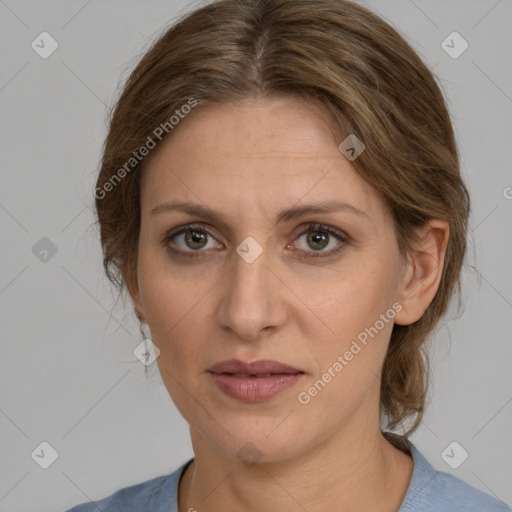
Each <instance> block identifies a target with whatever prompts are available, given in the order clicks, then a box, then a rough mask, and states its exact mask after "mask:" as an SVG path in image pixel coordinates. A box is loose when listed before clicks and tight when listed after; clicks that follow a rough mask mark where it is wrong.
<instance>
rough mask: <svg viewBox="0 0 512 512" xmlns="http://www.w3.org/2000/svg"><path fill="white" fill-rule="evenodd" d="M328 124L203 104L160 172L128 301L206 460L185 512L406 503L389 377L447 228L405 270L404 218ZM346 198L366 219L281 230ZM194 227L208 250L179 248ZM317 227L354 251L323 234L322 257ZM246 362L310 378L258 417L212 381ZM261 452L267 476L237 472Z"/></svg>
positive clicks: (295, 111) (164, 153) (152, 163)
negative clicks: (385, 374)
mask: <svg viewBox="0 0 512 512" xmlns="http://www.w3.org/2000/svg"><path fill="white" fill-rule="evenodd" d="M326 119H327V115H326V114H324V116H323V117H322V115H321V114H319V110H318V109H317V110H313V109H312V108H310V105H309V104H307V103H305V102H304V101H303V100H299V99H295V98H291V97H287V98H286V97H285V98H272V99H269V98H266V99H263V98H251V99H246V100H243V101H241V102H238V103H227V104H204V105H200V106H199V107H197V108H196V109H195V110H194V111H193V112H192V113H191V114H189V116H187V118H185V119H184V120H183V121H181V123H180V125H179V126H178V127H177V128H175V130H174V131H173V133H172V137H170V138H168V139H167V140H165V141H164V142H163V143H162V145H161V146H159V147H158V148H157V149H156V150H155V151H154V152H153V153H152V154H151V155H150V156H149V157H148V158H147V160H146V161H145V162H144V166H145V168H144V172H143V176H142V185H141V230H140V240H139V253H138V269H137V276H134V280H133V282H132V283H130V286H129V289H130V293H131V295H132V299H133V302H134V307H135V310H136V312H137V315H138V316H139V318H141V319H143V320H144V321H145V322H146V323H147V324H148V326H149V328H150V331H151V336H152V340H153V343H155V344H156V345H157V346H158V348H159V349H160V351H161V353H160V356H159V357H158V359H157V363H158V366H159V370H160V373H161V375H162V379H163V382H164V384H165V386H166V388H167V390H168V392H169V394H170V396H171V398H172V400H173V401H174V403H175V405H176V407H177V408H178V409H179V411H180V412H181V414H182V415H183V417H184V418H185V419H186V421H187V422H188V423H189V425H190V434H191V439H192V444H193V448H194V453H195V460H194V462H193V463H192V464H191V465H190V466H189V468H188V469H187V471H186V472H185V474H184V476H183V478H182V479H181V481H180V486H179V510H180V512H184V511H187V510H189V509H190V508H191V507H194V508H195V509H197V510H198V511H199V512H209V511H215V510H217V511H218V510H225V511H235V510H253V511H261V512H263V511H265V512H273V511H278V510H279V511H282V510H283V509H285V510H303V508H302V507H304V508H306V509H307V510H308V511H309V512H315V511H318V512H320V511H325V510H335V509H336V510H352V511H358V510H361V511H363V510H364V511H367V510H373V511H383V512H384V511H388V512H389V511H396V510H398V508H399V507H400V504H401V502H402V500H403V497H404V495H405V492H406V490H407V487H408V484H409V481H410V477H411V474H412V470H413V461H412V459H411V458H410V456H408V455H406V454H405V453H403V452H401V451H399V450H397V449H396V448H394V447H393V446H392V445H391V444H390V443H389V442H388V441H386V440H385V439H384V438H383V436H382V434H381V431H380V416H379V392H380V380H379V378H380V374H381V368H382V363H383V361H384V358H385V355H386V351H387V346H388V342H389V338H390V334H391V329H392V326H393V321H394V322H396V323H400V324H410V323H413V322H415V321H416V320H418V319H419V318H420V317H421V316H422V314H423V313H424V311H425V310H426V309H427V307H428V305H429V304H430V302H431V300H432V299H433V297H434V295H435V292H436V290H437V288H438V285H439V281H440V278H441V272H442V265H443V259H444V253H445V248H446V242H447V239H448V227H447V225H446V224H445V223H444V222H442V221H438V220H432V221H430V223H429V224H428V225H426V226H424V227H423V228H421V229H420V230H419V232H420V233H421V234H422V236H423V243H422V244H420V245H418V246H416V247H415V252H414V253H413V255H412V256H411V257H410V258H409V260H408V261H407V262H405V261H404V262H402V263H403V265H401V264H400V263H401V261H400V256H399V251H398V246H397V242H396V239H395V235H394V230H393V220H392V218H391V216H390V214H389V212H388V211H387V209H386V207H385V205H384V203H383V202H382V200H381V199H380V197H379V196H378V195H377V193H376V192H375V190H374V189H373V188H372V187H370V185H368V184H367V183H366V181H364V180H363V179H362V178H361V177H360V176H359V175H358V174H357V172H356V171H355V169H354V167H353V166H352V164H351V162H350V161H349V160H348V159H346V158H345V156H344V155H343V154H342V153H341V152H340V151H339V149H338V145H339V144H340V142H341V140H337V139H336V137H335V136H334V135H333V132H332V131H331V130H330V128H329V125H328V123H327V122H326ZM363 142H364V141H363ZM331 200H334V201H343V202H346V203H350V204H352V205H353V206H355V207H357V208H358V209H360V210H362V211H363V212H365V215H356V214H354V213H351V212H350V211H349V210H347V209H344V210H339V211H333V212H329V213H315V214H308V215H305V216H302V217H300V218H293V219H289V220H284V221H282V222H279V223H276V222H275V217H276V215H277V212H278V211H280V210H282V209H284V208H289V207H294V206H299V205H304V204H310V203H318V202H322V201H331ZM170 201H188V202H192V203H195V204H199V205H202V206H208V207H209V208H212V209H215V210H217V211H218V212H219V213H220V214H221V215H222V219H223V220H220V219H218V218H217V219H211V218H210V219H204V218H201V217H199V216H197V215H189V214H187V213H184V212H180V211H161V212H160V213H157V214H151V213H150V212H151V210H152V209H153V208H154V207H155V206H157V205H160V204H162V203H166V202H170ZM190 223H194V224H201V225H202V226H203V228H204V229H205V230H206V231H207V232H208V233H209V234H208V235H207V238H206V240H204V241H203V242H201V243H199V244H197V242H196V245H187V243H186V238H185V235H183V234H181V235H178V236H177V237H175V238H174V239H172V240H169V239H168V240H167V242H164V240H165V238H166V235H167V234H169V232H170V231H171V230H174V231H177V230H175V228H178V227H180V226H185V225H187V224H190ZM318 223H321V224H323V225H326V226H328V227H331V228H333V229H335V230H338V231H339V232H341V233H342V234H344V236H346V237H348V238H347V240H346V242H342V241H339V240H338V239H337V238H335V237H334V236H333V235H329V234H326V233H325V231H322V230H320V231H317V232H315V233H316V234H317V236H318V235H320V236H321V235H322V234H323V235H324V236H325V238H324V241H322V239H321V242H320V247H321V249H317V250H315V247H318V246H315V245H314V244H313V245H312V242H311V240H309V242H308V235H307V234H301V233H302V232H303V230H304V229H305V228H306V227H307V226H308V225H310V224H318ZM248 236H251V237H253V238H254V239H255V240H256V241H257V242H258V244H259V245H260V246H261V248H262V250H263V252H262V253H261V254H260V255H259V256H258V258H256V260H255V261H253V262H252V263H247V262H246V261H245V260H244V259H243V258H241V257H240V256H239V255H238V254H237V252H236V248H237V246H239V244H240V243H241V242H242V241H243V240H244V239H245V238H246V237H248ZM316 240H318V238H316ZM166 243H167V247H166V246H165V244H166ZM340 246H341V247H342V249H341V251H340V252H339V253H338V254H334V255H331V256H330V257H324V258H322V257H318V258H312V257H311V258H307V255H308V254H309V255H311V254H318V253H322V254H327V253H329V251H332V250H334V249H335V248H337V247H340ZM169 248H172V249H175V250H180V249H181V250H182V251H184V252H185V251H188V253H191V252H194V251H195V254H196V256H198V257H196V258H190V259H187V258H185V257H179V256H177V255H175V254H173V253H172V252H170V250H169ZM331 254H332V252H331ZM394 303H399V305H400V311H398V312H396V311H395V310H393V308H392V305H393V304H394ZM390 308H391V311H394V312H395V313H396V316H395V317H394V319H393V321H390V322H387V323H385V325H384V327H383V328H382V329H380V330H379V332H378V334H377V335H375V336H374V337H373V338H369V342H368V343H367V345H366V346H364V347H363V348H362V350H361V351H360V352H358V353H357V355H355V356H354V357H353V359H352V360H350V361H349V362H348V364H346V366H344V367H343V369H342V371H340V372H338V373H336V376H335V377H334V378H332V379H331V381H330V382H329V383H328V384H327V385H326V386H325V387H324V388H323V389H322V390H321V391H320V392H319V393H318V394H316V396H314V397H312V398H311V400H310V401H309V403H307V404H306V405H303V404H302V403H300V402H299V400H298V395H299V393H300V392H303V391H307V390H308V388H309V387H311V386H312V385H313V383H314V382H315V381H317V380H318V379H319V378H321V376H322V374H324V373H325V372H326V371H327V370H328V368H330V367H332V366H333V363H335V361H336V360H337V357H338V356H339V355H343V354H344V353H345V352H346V351H347V350H349V348H350V346H351V344H352V342H353V340H355V339H356V337H357V335H358V334H359V333H361V332H362V331H364V330H365V328H369V327H370V326H374V325H375V323H376V321H377V320H379V318H380V315H381V314H384V313H385V312H386V311H387V310H390ZM232 358H238V359H242V360H245V361H254V360H257V359H274V360H277V361H281V362H283V363H286V364H289V365H292V366H294V367H296V368H298V369H300V370H303V371H304V372H305V375H304V376H303V378H302V380H301V382H299V383H298V384H297V385H296V386H294V387H292V388H290V389H287V390H286V391H284V392H282V393H280V394H278V395H277V396H275V397H273V398H272V399H270V400H267V401H264V402H260V403H245V402H241V401H239V400H236V399H233V398H230V397H228V396H227V395H225V394H224V393H222V392H221V391H220V390H219V389H218V388H217V386H216V385H215V384H214V383H213V382H212V379H211V375H210V374H209V373H208V371H207V370H208V369H209V368H210V367H211V366H212V365H213V364H214V363H217V362H219V361H223V360H226V359H232ZM249 442H250V443H252V445H253V446H254V447H256V449H257V453H258V457H259V459H258V461H257V462H256V463H254V464H246V463H245V462H243V461H241V460H240V459H239V458H237V453H238V451H239V450H240V449H241V448H242V447H244V446H246V445H247V443H249Z"/></svg>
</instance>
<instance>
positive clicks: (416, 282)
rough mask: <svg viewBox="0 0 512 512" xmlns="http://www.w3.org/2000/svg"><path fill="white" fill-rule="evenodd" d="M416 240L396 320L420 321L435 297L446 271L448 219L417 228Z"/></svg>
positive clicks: (402, 282)
mask: <svg viewBox="0 0 512 512" xmlns="http://www.w3.org/2000/svg"><path fill="white" fill-rule="evenodd" d="M416 232H417V234H418V236H419V237H420V241H419V242H415V243H414V245H413V247H412V250H411V254H410V255H409V257H408V262H407V264H406V268H405V270H404V272H403V275H402V281H401V283H400V291H399V296H398V302H399V303H400V304H401V305H402V309H401V310H400V311H399V312H397V314H396V315H395V323H396V324H399V325H410V324H412V323H414V322H416V321H417V320H419V319H420V318H421V317H422V316H423V314H424V313H425V311H426V310H427V308H428V307H429V305H430V303H431V302H432V300H433V299H434V297H435V295H436V292H437V289H438V287H439V283H440V281H441V276H442V274H443V266H444V257H445V254H446V247H447V244H448V238H449V236H450V229H449V226H448V224H447V223H446V222H444V221H442V220H439V219H432V220H430V221H428V222H427V223H426V224H425V225H424V226H421V227H420V228H418V229H417V230H416Z"/></svg>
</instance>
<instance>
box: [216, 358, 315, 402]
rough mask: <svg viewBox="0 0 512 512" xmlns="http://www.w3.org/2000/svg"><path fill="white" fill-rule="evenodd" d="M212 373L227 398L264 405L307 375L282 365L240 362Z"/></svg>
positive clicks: (228, 363)
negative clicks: (264, 402) (263, 403)
mask: <svg viewBox="0 0 512 512" xmlns="http://www.w3.org/2000/svg"><path fill="white" fill-rule="evenodd" d="M208 372H209V373H210V375H211V377H212V379H213V381H214V382H215V384H216V385H217V387H218V389H220V391H222V392H223V393H224V394H225V395H227V396H229V397H231V398H234V399H237V400H241V401H244V402H262V401H265V400H269V399H270V398H272V397H274V396H276V395H277V394H279V393H281V392H282V391H284V390H285V389H288V388H290V387H291V386H294V385H295V384H296V383H297V382H298V381H299V380H300V379H301V378H303V376H304V375H305V372H304V371H303V370H299V369H297V368H294V367H292V366H290V365H287V364H284V363H280V362H278V361H271V360H260V361H254V362H253V363H246V362H243V361H240V360H237V359H232V360H230V361H222V362H220V363H217V364H216V365H214V366H212V368H211V369H210V370H208Z"/></svg>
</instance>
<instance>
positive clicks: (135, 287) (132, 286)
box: [125, 274, 147, 324]
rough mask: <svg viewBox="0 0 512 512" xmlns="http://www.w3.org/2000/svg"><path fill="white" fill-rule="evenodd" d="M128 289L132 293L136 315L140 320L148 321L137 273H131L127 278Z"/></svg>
mask: <svg viewBox="0 0 512 512" xmlns="http://www.w3.org/2000/svg"><path fill="white" fill-rule="evenodd" d="M125 283H126V289H127V290H128V293H129V294H130V298H131V299H132V303H133V310H134V311H135V315H136V316H137V318H138V320H139V322H142V323H144V324H145V323H147V322H146V318H145V317H144V311H143V307H142V302H141V300H140V291H139V282H138V280H137V275H136V274H135V275H133V274H132V275H130V276H129V277H127V278H126V279H125Z"/></svg>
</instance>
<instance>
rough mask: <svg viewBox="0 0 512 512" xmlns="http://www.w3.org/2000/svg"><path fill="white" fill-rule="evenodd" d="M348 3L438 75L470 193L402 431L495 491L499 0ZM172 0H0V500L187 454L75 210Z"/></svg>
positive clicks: (132, 472)
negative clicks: (456, 266) (417, 394)
mask: <svg viewBox="0 0 512 512" xmlns="http://www.w3.org/2000/svg"><path fill="white" fill-rule="evenodd" d="M361 3H362V4H364V5H367V6H368V7H370V8H371V9H373V10H374V11H376V12H377V13H379V14H381V15H382V16H383V17H384V18H385V19H386V20H387V21H388V22H390V23H391V24H392V25H393V26H395V27H396V28H398V30H399V31H401V33H402V34H404V35H405V36H406V38H407V39H408V40H409V41H410V42H411V43H412V45H413V47H414V48H415V49H416V50H417V51H418V52H419V53H420V55H421V56H422V57H423V59H424V60H425V61H426V62H427V64H428V65H429V66H431V67H432V68H433V69H434V71H435V72H436V73H437V74H438V75H439V77H440V80H441V82H442V86H443V88H444V90H445V94H446V96H447V99H448V102H449V107H450V109H451V112H452V116H453V121H454V124H455V129H456V132H457V138H458V141H459V145H460V151H461V156H462V162H463V170H464V174H465V177H466V180H467V183H468V185H469V188H470V191H471V194H472V199H473V208H474V210H473V214H472V225H471V230H472V239H471V240H470V243H471V246H470V254H469V260H468V262H469V263H470V264H472V265H474V266H475V267H476V269H477V270H478V272H479V273H480V275H479V274H478V273H477V272H474V271H468V272H465V274H464V282H465V285H466V287H465V292H464V301H465V303H466V308H465V312H464V314H463V315H462V316H461V317H460V318H458V319H454V320H453V321H451V322H450V323H449V324H448V325H447V323H448V322H447V321H446V320H445V321H443V322H442V324H441V325H440V327H439V329H438V330H437V334H436V336H435V340H434V347H435V348H434V349H433V350H432V363H433V377H432V386H431V393H430V396H431V400H430V407H429V409H428V411H427V414H426V416H425V421H424V424H423V425H422V426H421V427H420V429H419V430H418V431H417V433H415V434H414V435H413V437H412V440H413V442H415V443H416V445H417V446H418V447H419V449H420V450H421V451H422V452H423V453H424V454H425V456H426V457H427V458H428V459H429V460H430V462H431V463H432V464H433V465H434V466H435V467H436V468H438V469H440V470H443V471H447V472H449V473H452V474H454V475H456V476H458V477H460V478H462V479H463V480H465V481H467V482H468V483H469V484H471V485H473V486H475V487H477V488H479V489H482V490H483V491H485V492H487V493H489V494H493V495H495V496H498V497H499V498H500V499H502V500H504V501H506V502H507V503H512V487H511V486H510V482H511V477H512V443H511V433H512V385H511V384H512V378H511V372H510V361H511V356H512V337H511V334H510V326H511V322H510V318H511V315H512V273H511V272H510V267H509V265H510V260H511V258H510V251H511V249H512V241H511V237H512V230H511V223H510V216H511V214H512V199H507V196H508V197H509V198H510V197H512V189H510V188H507V187H512V172H511V168H510V142H511V140H512V139H511V135H512V122H511V120H512V118H511V114H512V69H511V66H510V54H511V49H512V31H511V30H510V29H511V21H512V2H511V1H510V0H501V1H497V0H472V1H467V0H450V1H446V0H442V1H441V0H435V1H433V0H430V1H426V0H414V2H413V1H411V0H386V1H377V0H373V1H368V2H361ZM189 5H191V4H190V3H189V2H185V1H177V0H174V1H170V0H167V1H163V0H151V1H148V2H142V1H140V2H135V1H133V0H132V1H120V0H107V1H102V2H100V1H99V0H92V1H70V0H67V1H64V0H61V1H56V0H54V1H45V2H41V1H35V0H33V1H28V0H24V1H22V0H20V1H15V0H0V41H1V49H2V50H1V51H2V65H1V67H0V111H1V116H0V123H1V130H2V131H1V138H0V144H1V147H0V150H1V151H0V161H1V166H0V172H1V187H0V226H1V230H2V251H1V266H0V312H1V336H2V343H1V348H2V352H1V357H0V378H1V381H0V439H1V453H0V511H10V512H18V511H26V510H31V511H41V512H42V511H50V510H53V511H54V510H64V509H66V508H68V507H70V506H72V505H74V504H77V503H80V502H83V501H87V500H88V499H99V498H103V497H105V496H107V495H108V494H110V493H112V492H114V491H115V490H117V489H119V488H121V487H124V486H126V485H131V484H134V483H138V482H141V481H144V480H147V479H149V478H152V477H154V476H158V475H161V474H168V473H170V472H171V471H174V469H176V468H177V467H178V466H179V465H181V464H182V463H183V462H184V461H185V460H186V459H188V458H189V457H191V456H192V455H193V453H192V450H191V445H190V441H189V434H188V426H187V424H186V423H185V421H184V420H183V419H182V418H181V416H180V414H179V413H178V412H177V411H176V409H175V407H174V405H173V404H172V402H171V400H170V398H169V396H168V394H167V391H166V390H165V388H164V387H163V385H162V383H161V380H160V377H159V375H158V374H157V373H155V372H154V371H153V372H152V377H151V379H149V380H147V379H146V377H145V375H144V366H143V365H142V364H141V363H140V362H139V361H138V360H137V359H136V358H135V357H134V355H133V353H132V352H133V349H134V348H135V347H136V346H137V345H138V344H139V342H140V333H139V330H138V324H137V322H136V321H135V319H134V317H133V315H132V313H131V309H130V307H129V305H124V306H123V304H121V303H120V302H119V301H118V302H117V303H116V295H115V293H114V291H113V290H112V288H111V287H110V286H109V285H108V283H107V281H106V279H105V278H104V276H103V273H102V267H101V253H100V248H99V243H98V237H97V229H96V228H95V227H94V226H93V220H94V219H93V215H92V213H91V209H92V206H93V197H92V191H93V185H94V179H95V174H96V170H97V167H98V164H99V158H100V149H101V145H102V143H103V138H104V137H105V134H106V105H109V104H110V103H111V102H112V100H113V99H114V97H115V93H116V88H117V86H118V83H119V81H120V80H122V79H123V78H125V77H126V76H127V74H128V72H129V71H130V70H131V69H132V67H133V66H134V65H135V63H136V62H137V60H138V58H139V57H140V56H141V55H142V53H143V52H144V49H146V48H147V45H148V44H149V43H150V42H151V41H152V40H153V39H154V37H156V36H157V35H158V34H159V33H160V32H161V31H162V30H163V29H164V27H165V26H166V25H167V23H169V22H170V21H171V20H172V19H173V18H174V17H175V16H176V15H177V14H178V13H181V12H183V11H184V10H186V9H188V6H189ZM195 5H197V2H196V3H195ZM43 31H47V32H49V33H50V34H51V35H52V36H53V38H55V39H56V40H57V41H58V44H59V47H58V49H57V50H56V51H55V53H53V54H52V55H51V56H50V57H49V58H48V59H46V60H44V59H42V58H41V57H39V55H38V54H36V53H35V51H34V50H33V49H32V48H31V42H32V41H33V40H34V39H35V38H36V37H37V36H38V35H39V34H40V33H41V32H43ZM453 31H457V32H459V33H460V34H461V35H462V36H463V37H464V39H466V40H467V41H468V43H469V48H468V50H467V51H466V52H465V53H463V54H462V55H461V56H460V57H459V58H457V59H453V58H451V57H450V56H449V55H448V54H447V53H446V52H445V51H444V50H443V49H442V47H441V42H442V41H443V40H444V39H445V38H446V37H447V36H448V34H450V33H451V32H453ZM43 237H47V238H48V239H49V240H51V242H52V243H53V244H54V245H55V246H56V249H57V252H56V254H55V255H53V256H52V253H51V252H50V253H49V254H48V256H47V261H46V262H43V261H40V259H38V258H37V257H36V255H35V254H34V253H33V247H34V246H35V245H36V244H37V243H38V241H39V240H40V239H41V238H43ZM39 243H42V244H44V243H47V242H39ZM37 247H39V246H36V248H37ZM155 365H156V363H155V364H154V365H153V370H154V369H155V368H154V367H155ZM43 441H47V442H48V443H50V444H51V445H52V446H53V447H54V449H55V450H57V452H58V454H59V456H58V458H57V460H56V461H55V462H54V463H53V464H52V465H51V466H50V467H49V468H48V469H42V468H41V467H40V466H39V465H38V464H36V462H35V461H34V460H33V458H32V457H31V453H32V452H33V451H34V450H35V449H36V448H37V447H38V446H39V445H40V443H41V442H43ZM452 441H457V442H458V443H460V444H461V445H462V446H463V447H464V448H465V449H466V450H467V451H468V452H469V458H468V459H467V460H466V461H465V462H464V463H463V464H462V465H461V466H460V467H459V468H458V469H452V468H450V467H449V466H448V465H447V464H446V462H445V461H444V460H443V458H442V457H441V453H442V452H443V450H444V449H445V448H446V447H447V446H448V445H449V444H450V443H451V442H452Z"/></svg>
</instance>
